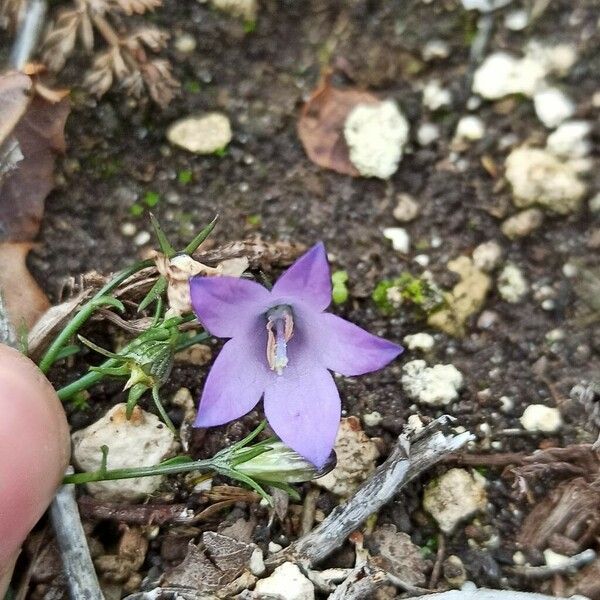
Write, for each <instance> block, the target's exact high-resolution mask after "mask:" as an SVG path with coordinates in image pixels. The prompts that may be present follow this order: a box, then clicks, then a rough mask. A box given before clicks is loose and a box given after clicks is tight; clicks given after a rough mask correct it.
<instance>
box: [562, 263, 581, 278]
mask: <svg viewBox="0 0 600 600" xmlns="http://www.w3.org/2000/svg"><path fill="white" fill-rule="evenodd" d="M578 271H579V270H578V269H577V266H576V265H574V264H572V263H565V264H564V265H563V268H562V272H563V275H564V276H565V277H568V278H569V279H571V278H572V277H575V275H577V273H578Z"/></svg>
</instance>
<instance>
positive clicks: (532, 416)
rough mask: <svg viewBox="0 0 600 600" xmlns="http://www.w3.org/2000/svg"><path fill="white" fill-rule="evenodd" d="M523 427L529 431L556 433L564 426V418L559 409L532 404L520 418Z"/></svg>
mask: <svg viewBox="0 0 600 600" xmlns="http://www.w3.org/2000/svg"><path fill="white" fill-rule="evenodd" d="M520 421H521V425H523V428H524V429H526V430H527V431H541V432H542V433H556V432H557V431H558V430H559V429H560V427H561V425H562V417H561V416H560V412H559V410H558V408H552V407H550V406H544V405H543V404H530V405H529V406H528V407H527V408H526V409H525V412H524V413H523V416H522V417H521V418H520Z"/></svg>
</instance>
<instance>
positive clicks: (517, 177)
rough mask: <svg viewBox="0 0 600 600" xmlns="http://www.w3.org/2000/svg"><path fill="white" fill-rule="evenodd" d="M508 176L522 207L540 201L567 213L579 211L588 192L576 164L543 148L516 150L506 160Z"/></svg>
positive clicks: (515, 197)
mask: <svg viewBox="0 0 600 600" xmlns="http://www.w3.org/2000/svg"><path fill="white" fill-rule="evenodd" d="M506 179H508V181H509V183H510V184H511V186H512V190H513V202H514V204H515V206H517V207H519V208H528V207H530V206H533V205H535V204H539V205H540V206H542V207H544V208H547V209H549V210H551V211H553V212H555V213H558V214H561V215H564V214H568V213H570V212H574V211H575V210H577V209H578V208H579V205H580V204H581V200H582V199H583V197H584V195H585V193H586V186H585V184H584V183H583V182H582V181H581V180H580V179H579V176H578V173H577V171H576V170H575V169H574V167H573V166H572V165H571V164H570V163H568V162H562V161H560V160H559V159H558V158H556V156H554V155H553V154H551V153H550V152H548V151H547V150H543V149H541V148H527V147H521V148H517V149H515V150H513V151H512V152H511V153H510V154H509V156H508V158H507V159H506Z"/></svg>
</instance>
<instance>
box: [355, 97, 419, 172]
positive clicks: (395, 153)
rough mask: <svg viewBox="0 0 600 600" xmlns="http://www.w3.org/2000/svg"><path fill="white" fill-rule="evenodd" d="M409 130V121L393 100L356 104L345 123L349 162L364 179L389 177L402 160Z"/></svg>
mask: <svg viewBox="0 0 600 600" xmlns="http://www.w3.org/2000/svg"><path fill="white" fill-rule="evenodd" d="M408 130H409V127H408V121H407V120H406V118H405V117H404V115H403V114H402V113H401V112H400V110H399V108H398V106H397V105H396V103H395V102H394V101H393V100H386V101H385V102H380V103H379V104H358V105H357V106H356V107H355V108H354V109H353V110H352V112H351V113H350V114H349V115H348V118H347V119H346V122H345V124H344V137H345V139H346V143H347V144H348V148H349V150H350V161H351V162H352V164H353V165H354V166H355V167H356V168H357V169H358V171H359V173H360V174H361V175H363V176H364V177H379V178H380V179H387V178H388V177H391V176H392V175H393V174H394V173H395V172H396V169H397V168H398V163H399V162H400V159H401V158H402V150H403V148H404V145H405V144H406V141H407V140H408Z"/></svg>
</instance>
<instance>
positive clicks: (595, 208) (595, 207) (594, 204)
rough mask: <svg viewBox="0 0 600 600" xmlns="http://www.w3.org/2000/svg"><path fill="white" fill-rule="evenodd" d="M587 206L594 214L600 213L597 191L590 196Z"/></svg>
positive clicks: (599, 198) (599, 195)
mask: <svg viewBox="0 0 600 600" xmlns="http://www.w3.org/2000/svg"><path fill="white" fill-rule="evenodd" d="M588 206H589V209H590V212H592V213H594V214H597V213H600V192H598V193H597V194H596V195H595V196H594V197H593V198H590V202H589V204H588Z"/></svg>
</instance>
